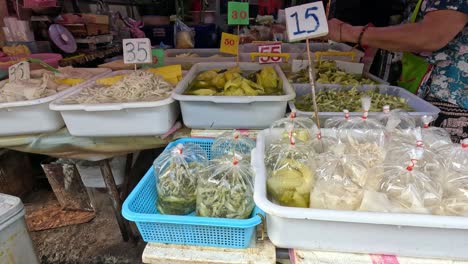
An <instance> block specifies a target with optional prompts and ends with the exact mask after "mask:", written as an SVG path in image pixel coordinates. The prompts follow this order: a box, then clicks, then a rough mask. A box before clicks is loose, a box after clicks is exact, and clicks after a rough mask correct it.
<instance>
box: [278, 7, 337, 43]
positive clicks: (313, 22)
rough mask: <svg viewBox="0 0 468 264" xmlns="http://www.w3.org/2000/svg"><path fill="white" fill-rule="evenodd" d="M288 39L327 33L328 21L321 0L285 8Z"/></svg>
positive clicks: (318, 35) (302, 38)
mask: <svg viewBox="0 0 468 264" xmlns="http://www.w3.org/2000/svg"><path fill="white" fill-rule="evenodd" d="M285 14H286V28H287V30H288V38H289V41H298V40H304V39H308V38H316V37H321V36H325V35H327V34H328V23H327V17H326V15H325V10H324V8H323V3H322V1H319V2H314V3H309V4H305V5H300V6H293V7H290V8H286V10H285Z"/></svg>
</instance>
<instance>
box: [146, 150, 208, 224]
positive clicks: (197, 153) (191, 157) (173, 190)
mask: <svg viewBox="0 0 468 264" xmlns="http://www.w3.org/2000/svg"><path fill="white" fill-rule="evenodd" d="M207 161H208V159H207V158H206V153H205V151H204V150H203V149H202V148H201V147H200V146H198V145H195V144H192V143H187V144H177V146H175V147H173V148H172V149H170V150H169V151H164V152H163V153H162V154H161V155H160V156H159V157H158V158H157V159H156V160H155V162H154V165H153V166H154V172H155V175H156V177H157V179H156V182H157V183H156V185H157V191H158V198H157V209H158V211H159V212H160V213H161V214H174V215H186V214H189V213H191V212H193V211H195V205H196V188H197V177H198V175H199V173H200V170H201V169H202V168H205V167H206V164H207Z"/></svg>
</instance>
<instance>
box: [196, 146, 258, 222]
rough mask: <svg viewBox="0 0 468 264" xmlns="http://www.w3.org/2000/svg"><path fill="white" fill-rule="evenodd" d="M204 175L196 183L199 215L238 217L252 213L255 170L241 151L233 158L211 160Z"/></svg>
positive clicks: (246, 216)
mask: <svg viewBox="0 0 468 264" xmlns="http://www.w3.org/2000/svg"><path fill="white" fill-rule="evenodd" d="M201 175H202V177H201V178H200V179H199V181H198V187H197V215H199V216H206V217H221V218H239V219H245V218H248V217H249V216H250V214H251V213H252V210H253V208H254V207H255V203H254V201H253V184H252V179H253V175H254V172H253V170H252V167H251V166H250V163H249V162H248V161H247V160H242V157H240V156H238V155H234V156H233V158H232V159H218V160H211V161H210V163H209V165H208V167H207V168H206V169H205V170H203V172H202V174H201Z"/></svg>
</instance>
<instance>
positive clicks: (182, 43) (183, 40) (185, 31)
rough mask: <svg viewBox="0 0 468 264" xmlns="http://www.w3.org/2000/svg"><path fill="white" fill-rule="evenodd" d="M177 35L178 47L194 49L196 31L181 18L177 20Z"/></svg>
mask: <svg viewBox="0 0 468 264" xmlns="http://www.w3.org/2000/svg"><path fill="white" fill-rule="evenodd" d="M175 36H176V41H175V43H176V48H177V49H193V47H195V44H194V43H195V34H194V31H193V30H192V29H191V28H189V27H188V26H187V25H185V24H184V22H182V21H181V20H179V19H177V20H176V21H175Z"/></svg>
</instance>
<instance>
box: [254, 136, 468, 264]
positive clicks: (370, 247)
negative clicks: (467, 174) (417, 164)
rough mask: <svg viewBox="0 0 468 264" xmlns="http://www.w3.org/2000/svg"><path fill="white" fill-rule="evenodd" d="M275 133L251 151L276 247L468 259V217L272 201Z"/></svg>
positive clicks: (256, 197) (257, 194)
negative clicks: (268, 156)
mask: <svg viewBox="0 0 468 264" xmlns="http://www.w3.org/2000/svg"><path fill="white" fill-rule="evenodd" d="M324 132H325V131H324ZM270 133H271V131H270V130H264V131H262V132H261V133H260V134H259V135H258V137H257V147H256V149H255V150H254V151H253V152H252V154H253V155H252V164H253V166H254V168H255V172H256V175H255V193H254V200H255V203H256V204H257V206H258V207H260V208H261V209H262V210H263V211H265V212H266V214H267V215H266V220H267V221H266V222H267V231H268V237H269V239H270V240H271V241H272V242H273V244H275V245H276V246H277V247H281V248H294V249H305V250H320V251H338V252H355V253H372V254H388V255H398V256H410V257H429V258H448V259H468V250H466V249H467V248H468V239H467V237H468V218H466V217H456V216H435V215H423V214H397V213H377V212H360V211H340V210H325V209H312V208H294V207H285V206H280V205H277V204H274V203H272V202H270V201H269V200H268V198H267V190H266V178H267V174H266V168H265V163H264V157H265V155H264V151H265V146H266V145H268V144H269V140H268V139H269V137H270V135H271V134H270Z"/></svg>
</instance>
